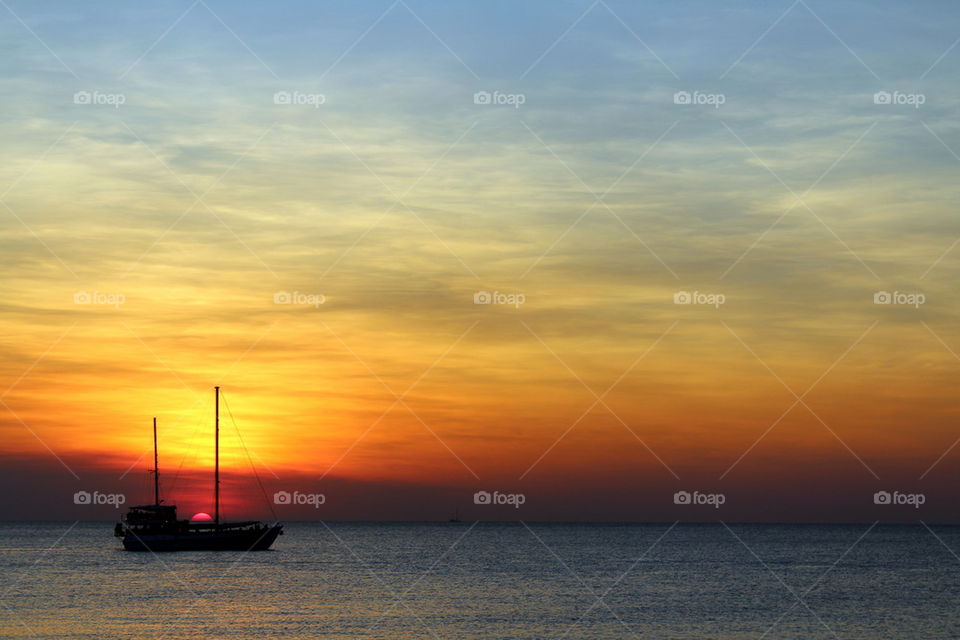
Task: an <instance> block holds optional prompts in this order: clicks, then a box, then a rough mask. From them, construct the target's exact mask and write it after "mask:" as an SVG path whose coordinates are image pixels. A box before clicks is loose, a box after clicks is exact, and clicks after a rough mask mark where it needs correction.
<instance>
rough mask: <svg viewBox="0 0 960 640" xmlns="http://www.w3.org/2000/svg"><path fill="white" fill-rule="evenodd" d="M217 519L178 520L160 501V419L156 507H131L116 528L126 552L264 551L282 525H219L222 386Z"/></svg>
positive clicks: (216, 416) (217, 402) (215, 500)
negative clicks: (199, 520) (198, 520)
mask: <svg viewBox="0 0 960 640" xmlns="http://www.w3.org/2000/svg"><path fill="white" fill-rule="evenodd" d="M213 389H214V406H215V410H214V433H215V437H214V460H215V462H214V471H213V504H214V507H213V509H214V511H213V513H214V516H213V519H212V520H210V521H202V522H197V521H191V520H177V507H176V505H172V504H162V502H161V500H160V467H159V463H158V454H157V419H156V418H154V419H153V504H145V505H138V506H132V507H130V509H129V510H128V511H127V513H126V514H125V515H124V516H123V518H122V519H121V521H120V522H118V523H117V524H116V526H115V527H114V531H113V535H115V536H116V537H118V538H122V539H123V548H124V549H126V550H127V551H265V550H266V549H269V548H270V545H272V544H273V541H274V540H276V539H277V536H279V535H282V534H283V525H282V524H279V523H274V524H268V523H263V522H260V521H257V520H250V521H246V522H220V387H214V388H213Z"/></svg>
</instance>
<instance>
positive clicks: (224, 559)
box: [0, 522, 960, 639]
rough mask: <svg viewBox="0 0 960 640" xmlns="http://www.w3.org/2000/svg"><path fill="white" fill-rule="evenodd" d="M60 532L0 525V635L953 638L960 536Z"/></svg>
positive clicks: (720, 530)
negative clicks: (185, 543) (155, 535)
mask: <svg viewBox="0 0 960 640" xmlns="http://www.w3.org/2000/svg"><path fill="white" fill-rule="evenodd" d="M70 525H71V523H69V522H66V523H42V524H24V523H6V524H0V569H2V575H0V604H2V606H0V636H2V637H5V638H6V637H13V638H21V637H22V638H30V637H71V638H195V637H215V638H344V639H348V638H349V639H353V638H398V639H399V638H421V637H422V638H497V639H504V638H518V639H519V638H531V639H533V638H562V637H567V638H591V639H593V638H597V639H599V638H634V637H635V638H761V637H767V638H833V637H840V638H957V637H960V599H958V598H960V559H958V558H957V557H956V556H955V555H953V553H952V552H951V551H950V550H949V549H953V550H954V551H957V552H960V528H957V527H933V530H932V532H931V531H930V530H927V529H926V528H924V527H923V526H883V525H879V526H877V527H875V528H873V529H872V530H869V532H867V531H868V529H869V525H843V526H835V525H830V526H824V525H731V527H730V530H728V529H726V528H725V527H724V525H722V524H716V525H677V526H676V527H674V528H673V529H670V525H669V524H664V525H633V524H630V525H612V524H611V525H602V524H533V523H531V524H529V529H528V528H527V527H526V526H525V525H523V524H520V523H517V524H513V523H511V524H506V523H504V524H494V523H484V524H477V525H475V526H472V525H471V524H470V523H464V524H415V523H413V524H347V523H331V524H329V528H328V527H327V526H326V525H324V524H317V523H310V524H306V523H303V524H298V523H293V524H288V525H287V534H286V535H284V536H282V537H281V538H279V539H278V541H277V544H276V545H275V549H274V550H272V551H269V552H260V553H250V554H241V553H229V552H221V553H199V552H197V553H173V554H164V555H160V556H154V555H152V554H149V553H147V554H143V553H128V552H124V551H122V550H121V549H120V545H119V542H118V541H117V540H116V539H115V538H113V537H112V536H111V533H112V530H111V529H112V527H111V525H110V524H109V523H80V524H76V525H75V526H74V528H73V529H72V530H70V531H69V533H67V534H66V535H65V536H64V533H65V532H66V531H67V529H68V528H69V527H70ZM865 533H866V535H864V534H865ZM934 534H936V535H934ZM61 536H63V537H62V539H60V538H61ZM861 537H862V538H861ZM938 537H939V539H938ZM58 539H59V542H58ZM658 540H659V541H658ZM858 540H859V541H858ZM948 547H949V549H948ZM765 633H766V634H767V635H766V636H764V634H765Z"/></svg>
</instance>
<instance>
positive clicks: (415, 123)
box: [0, 0, 960, 522]
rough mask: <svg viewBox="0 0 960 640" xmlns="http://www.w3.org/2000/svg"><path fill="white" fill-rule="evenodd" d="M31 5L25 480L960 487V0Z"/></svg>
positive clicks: (25, 124)
mask: <svg viewBox="0 0 960 640" xmlns="http://www.w3.org/2000/svg"><path fill="white" fill-rule="evenodd" d="M0 4H2V5H3V6H2V7H0V83H2V96H3V104H2V109H3V115H4V117H3V118H2V119H0V141H2V144H0V157H2V161H0V282H2V287H3V297H2V300H0V345H2V347H0V442H2V444H0V460H2V463H0V487H2V488H3V489H4V490H3V491H2V494H3V495H2V497H0V517H4V518H13V519H23V518H27V519H33V518H35V519H109V518H113V517H115V516H116V513H117V511H118V509H116V508H115V507H114V506H112V505H110V504H101V505H95V504H77V503H76V500H75V494H76V493H77V492H87V493H90V494H95V493H97V492H99V493H100V494H103V495H115V494H116V495H120V494H122V495H123V496H124V500H125V503H126V504H128V505H129V504H133V503H142V502H149V501H151V500H152V497H151V494H150V482H151V481H150V477H149V475H148V472H149V469H150V463H151V455H152V453H151V444H152V443H151V431H150V430H151V419H152V418H153V417H157V420H158V425H159V439H160V467H161V484H162V493H163V498H164V500H166V501H167V502H171V503H172V502H176V503H177V504H178V505H179V506H180V508H181V513H185V514H187V515H189V514H190V513H193V512H195V511H201V510H203V511H209V510H211V509H212V498H211V489H210V484H211V482H210V472H211V467H212V464H213V447H212V444H213V397H214V396H213V387H214V386H215V385H219V386H221V387H222V389H223V401H222V403H221V410H222V411H221V427H222V430H223V434H222V441H221V442H222V449H223V451H222V460H221V462H222V466H223V468H224V478H225V496H224V510H225V513H226V514H227V515H228V516H230V515H236V516H238V517H239V516H241V515H244V516H245V515H258V516H263V517H266V516H270V517H278V518H281V519H324V518H326V519H361V520H377V519H393V520H420V519H446V518H448V517H450V515H451V513H452V512H454V511H455V510H457V509H459V510H460V512H461V516H462V517H464V518H470V519H507V520H516V519H529V520H560V521H570V520H631V521H633V520H637V521H673V520H706V521H710V520H714V521H715V520H718V519H723V520H730V521H737V520H739V521H817V522H820V521H860V520H862V521H875V520H884V521H888V520H890V521H913V522H915V521H918V520H924V521H933V522H956V521H958V520H960V518H958V516H957V515H956V513H955V511H954V510H953V509H952V508H951V505H952V504H955V502H956V495H955V489H954V486H955V485H956V482H955V479H956V477H957V473H958V472H960V448H955V445H956V444H957V442H958V438H960V424H958V417H960V416H958V413H960V412H958V408H960V406H958V402H957V399H956V397H955V396H956V384H955V382H956V379H957V375H958V373H960V356H958V352H960V329H958V324H957V322H956V321H957V318H958V314H960V307H958V301H957V296H956V291H955V287H954V286H952V285H953V284H954V283H955V282H956V281H957V278H958V275H960V274H958V260H960V249H958V248H957V247H956V245H957V244H958V239H960V219H958V218H957V215H956V202H957V189H958V188H957V186H956V184H957V181H956V176H957V171H958V168H960V156H958V153H960V129H958V124H957V120H956V118H955V113H956V109H957V106H958V104H960V89H958V87H957V84H956V83H955V82H952V81H951V80H952V79H954V78H955V77H956V73H957V71H958V67H960V46H958V42H960V40H958V38H960V10H958V8H957V7H956V6H955V4H954V3H950V2H920V3H911V4H910V5H909V6H907V5H905V4H903V3H895V2H870V3H867V2H855V1H843V2H823V1H820V0H796V1H794V2H789V1H788V2H766V3H761V2H723V3H716V2H672V3H656V2H619V1H616V0H598V1H596V2H584V1H577V2H572V1H571V2H545V1H532V2H525V3H513V2H483V3H478V2H438V1H421V0H398V1H396V2H393V3H390V2H386V1H385V2H365V3H350V2H325V3H312V2H300V3H298V2H290V3H282V4H281V5H279V6H275V5H273V4H270V5H267V4H260V3H251V2H235V3H228V2H222V1H217V0H198V1H196V2H189V1H188V2H179V1H177V2H164V3H129V2H114V3H109V2H98V3H84V4H81V5H78V4H76V3H67V2H49V3H42V4H40V5H37V4H34V3H28V2H24V1H15V0H4V2H3V3H0ZM227 406H229V412H227ZM234 424H235V425H236V427H235V426H234ZM258 480H259V482H258ZM261 483H262V485H263V489H262V491H261V487H260V484H261ZM277 492H287V493H289V494H290V495H295V494H300V495H306V496H318V495H320V496H323V498H322V500H323V502H322V504H315V503H316V502H317V501H316V500H314V504H311V503H309V502H308V503H304V504H300V505H296V504H289V503H287V504H285V503H283V502H282V499H281V500H280V501H279V502H278V500H277V499H276V496H275V494H277ZM477 492H487V493H490V494H491V495H493V496H496V495H498V494H499V495H501V496H514V497H516V496H523V498H522V504H516V503H517V502H518V500H517V499H516V498H514V499H513V501H512V503H504V504H500V505H497V504H483V503H482V498H481V499H480V500H481V502H480V503H477V501H476V500H477V498H476V496H475V494H476V493H477ZM678 492H679V494H678ZM683 492H686V494H689V495H690V496H693V497H692V499H691V504H685V503H684V498H683V497H682V496H683ZM877 492H881V493H883V492H886V493H887V494H889V495H890V496H892V498H891V500H890V502H891V503H893V504H886V503H885V502H884V498H879V499H878V498H877V496H876V494H877ZM678 495H680V496H681V497H679V498H678ZM698 496H699V498H698ZM704 496H706V497H704ZM710 496H713V498H711V497H710ZM716 496H722V498H721V499H717V498H716ZM897 496H900V498H898V497H897ZM904 496H906V497H904ZM910 496H913V498H910ZM916 496H922V502H920V503H919V504H918V500H917V499H916ZM496 499H497V498H496V497H494V498H493V500H492V501H493V502H495V501H496ZM504 499H505V498H504ZM698 499H700V500H701V501H702V503H701V504H696V501H697V500H698ZM898 499H899V500H900V501H901V504H896V502H897V500H898ZM718 503H719V504H718Z"/></svg>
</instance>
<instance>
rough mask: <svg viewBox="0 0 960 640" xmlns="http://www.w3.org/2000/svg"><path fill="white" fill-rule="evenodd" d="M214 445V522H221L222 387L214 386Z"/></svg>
mask: <svg viewBox="0 0 960 640" xmlns="http://www.w3.org/2000/svg"><path fill="white" fill-rule="evenodd" d="M213 397H214V445H213V457H214V463H213V523H214V524H220V387H214V388H213Z"/></svg>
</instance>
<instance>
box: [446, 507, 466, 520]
mask: <svg viewBox="0 0 960 640" xmlns="http://www.w3.org/2000/svg"><path fill="white" fill-rule="evenodd" d="M447 522H463V521H462V520H461V519H460V508H459V507H457V508H456V509H454V511H453V517H452V518H450V519H449V520H447Z"/></svg>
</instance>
